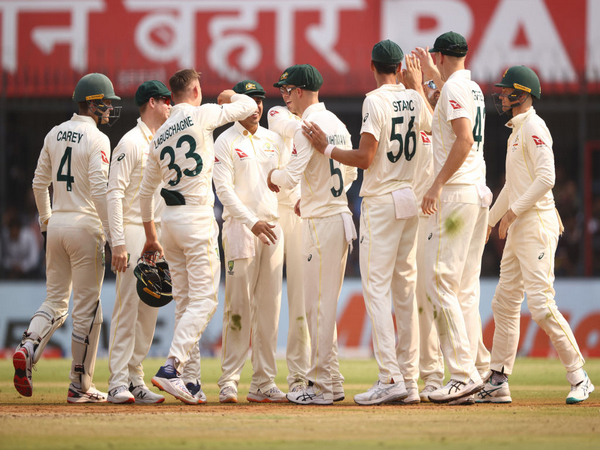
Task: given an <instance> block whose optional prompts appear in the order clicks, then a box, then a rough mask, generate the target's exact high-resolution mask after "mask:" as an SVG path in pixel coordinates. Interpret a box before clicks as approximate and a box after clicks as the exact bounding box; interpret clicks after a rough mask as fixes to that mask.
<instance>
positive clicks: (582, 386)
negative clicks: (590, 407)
mask: <svg viewBox="0 0 600 450" xmlns="http://www.w3.org/2000/svg"><path fill="white" fill-rule="evenodd" d="M584 373H585V378H584V379H583V381H581V382H579V383H577V384H576V385H571V392H569V395H568V396H567V404H569V405H573V404H576V403H581V402H582V401H584V400H587V398H588V397H589V396H590V394H591V393H592V392H594V389H595V388H594V385H593V384H592V382H591V380H590V377H588V374H587V372H584Z"/></svg>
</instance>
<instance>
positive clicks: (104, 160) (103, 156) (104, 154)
mask: <svg viewBox="0 0 600 450" xmlns="http://www.w3.org/2000/svg"><path fill="white" fill-rule="evenodd" d="M100 155H101V156H102V162H103V163H104V164H108V158H107V157H106V153H105V152H104V150H101V151H100Z"/></svg>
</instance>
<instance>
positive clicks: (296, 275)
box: [279, 205, 310, 387]
mask: <svg viewBox="0 0 600 450" xmlns="http://www.w3.org/2000/svg"><path fill="white" fill-rule="evenodd" d="M279 224H280V225H281V229H282V230H283V244H284V250H283V253H284V259H285V267H286V279H287V297H288V310H289V327H288V335H287V348H286V352H285V358H286V361H287V367H288V376H287V382H288V386H290V387H291V385H292V384H293V383H295V382H297V381H304V382H306V373H307V372H308V370H309V369H310V336H309V334H308V325H307V324H306V308H305V306H304V258H303V256H302V219H301V218H300V217H298V216H297V215H296V213H295V212H294V208H292V207H290V206H285V205H279Z"/></svg>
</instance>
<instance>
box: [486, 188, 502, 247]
mask: <svg viewBox="0 0 600 450" xmlns="http://www.w3.org/2000/svg"><path fill="white" fill-rule="evenodd" d="M507 211H508V188H507V187H506V184H504V187H502V190H501V191H500V195H498V198H497V199H496V201H495V202H494V206H492V209H490V215H489V217H488V231H487V237H486V239H485V242H487V241H488V239H489V238H490V233H491V232H492V228H494V227H495V226H496V224H497V223H498V222H499V221H500V219H501V218H502V216H504V215H505V214H506V212H507Z"/></svg>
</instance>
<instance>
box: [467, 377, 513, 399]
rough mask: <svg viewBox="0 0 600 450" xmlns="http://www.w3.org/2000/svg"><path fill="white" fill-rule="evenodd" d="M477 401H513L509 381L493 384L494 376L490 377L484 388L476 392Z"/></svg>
mask: <svg viewBox="0 0 600 450" xmlns="http://www.w3.org/2000/svg"><path fill="white" fill-rule="evenodd" d="M475 402H476V403H512V398H511V396H510V389H509V388H508V381H504V382H502V383H500V384H493V383H492V378H491V377H490V378H488V381H486V383H485V385H484V386H483V389H482V390H480V391H479V392H478V393H477V394H475Z"/></svg>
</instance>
